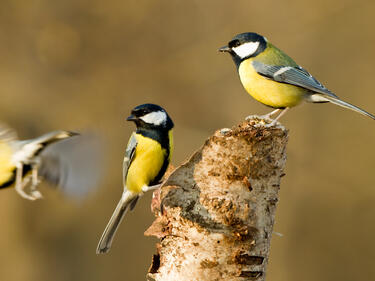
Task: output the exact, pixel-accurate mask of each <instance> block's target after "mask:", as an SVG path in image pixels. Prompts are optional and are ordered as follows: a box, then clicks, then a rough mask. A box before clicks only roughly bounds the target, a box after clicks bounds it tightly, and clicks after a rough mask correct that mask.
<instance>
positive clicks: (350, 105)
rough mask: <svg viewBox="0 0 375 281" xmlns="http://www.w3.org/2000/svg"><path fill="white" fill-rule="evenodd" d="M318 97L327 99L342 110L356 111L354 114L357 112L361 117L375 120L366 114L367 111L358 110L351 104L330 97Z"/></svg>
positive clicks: (372, 116) (374, 117)
mask: <svg viewBox="0 0 375 281" xmlns="http://www.w3.org/2000/svg"><path fill="white" fill-rule="evenodd" d="M318 95H319V94H318ZM319 96H321V97H322V98H324V99H327V100H328V101H330V102H331V103H333V104H336V105H339V106H342V107H344V108H347V109H350V110H353V111H356V112H358V113H360V114H362V115H365V116H368V117H370V118H372V119H375V116H374V115H372V114H371V113H368V112H367V111H365V110H363V109H361V108H359V107H357V106H355V105H352V104H350V103H347V102H345V101H343V100H340V99H339V98H335V97H331V96H328V95H319Z"/></svg>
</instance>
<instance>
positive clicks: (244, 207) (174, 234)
mask: <svg viewBox="0 0 375 281" xmlns="http://www.w3.org/2000/svg"><path fill="white" fill-rule="evenodd" d="M265 124H266V121H265V120H263V119H261V118H260V117H256V116H253V117H251V118H249V119H248V120H247V121H245V122H242V123H240V124H239V125H237V126H235V127H233V128H232V129H222V130H218V131H216V132H215V134H214V135H213V136H211V137H210V138H209V139H208V140H207V141H206V142H205V144H204V145H203V147H201V148H200V149H199V150H198V151H196V152H195V153H194V154H193V155H192V156H191V158H190V159H189V160H188V161H186V162H185V163H183V164H182V165H181V166H179V167H178V168H176V169H175V170H174V171H173V172H172V173H171V174H170V175H169V177H168V178H167V179H166V180H165V181H164V183H163V185H162V187H161V189H159V190H157V191H155V193H154V196H153V200H152V206H151V207H152V211H153V212H154V213H155V216H156V220H155V221H154V222H153V224H152V225H151V226H150V228H149V229H148V230H147V231H146V232H145V235H148V236H156V237H158V238H160V239H161V241H160V243H158V244H157V254H155V255H154V257H153V260H152V265H151V267H150V269H149V273H148V274H147V280H155V281H206V280H210V281H211V280H212V281H213V280H226V281H239V280H241V281H244V280H256V281H262V280H265V273H266V265H267V262H268V256H269V251H270V240H271V236H272V229H273V224H274V216H275V209H276V204H277V202H278V191H279V188H280V179H281V177H282V176H284V175H285V174H284V172H283V170H284V166H285V162H286V144H287V140H288V132H287V130H286V129H285V128H284V127H283V126H281V125H280V124H279V123H277V124H276V125H275V126H265Z"/></svg>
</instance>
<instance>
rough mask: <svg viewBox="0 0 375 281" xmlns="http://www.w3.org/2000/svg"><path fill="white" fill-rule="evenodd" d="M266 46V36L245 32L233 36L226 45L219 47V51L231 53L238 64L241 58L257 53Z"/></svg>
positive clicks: (244, 58) (253, 55)
mask: <svg viewBox="0 0 375 281" xmlns="http://www.w3.org/2000/svg"><path fill="white" fill-rule="evenodd" d="M266 47H267V39H266V38H264V37H263V36H262V35H259V34H257V33H253V32H247V33H241V34H238V35H236V36H234V37H233V39H232V40H231V41H229V43H228V45H227V46H224V47H221V48H220V49H219V51H220V52H227V53H229V54H231V56H232V58H233V60H234V62H235V63H236V65H237V66H238V65H239V64H240V63H241V62H242V61H243V60H246V59H248V58H251V57H256V56H257V55H259V54H260V53H261V52H263V51H264V50H265V49H266Z"/></svg>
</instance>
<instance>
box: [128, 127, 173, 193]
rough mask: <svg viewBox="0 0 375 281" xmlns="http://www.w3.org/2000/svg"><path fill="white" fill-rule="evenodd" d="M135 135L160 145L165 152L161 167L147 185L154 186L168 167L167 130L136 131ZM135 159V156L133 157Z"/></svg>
mask: <svg viewBox="0 0 375 281" xmlns="http://www.w3.org/2000/svg"><path fill="white" fill-rule="evenodd" d="M136 134H140V135H142V136H144V137H146V138H150V139H153V140H155V141H157V142H158V143H160V145H161V147H162V148H164V149H165V150H166V152H167V153H166V154H165V157H164V161H163V166H162V167H161V169H160V171H159V173H158V175H157V176H156V177H155V178H154V180H152V181H151V182H150V183H149V185H150V186H152V185H156V184H158V183H159V182H160V180H161V179H162V177H163V176H164V174H165V172H166V171H167V168H168V165H169V153H170V146H169V131H168V130H151V129H144V128H141V129H137V131H136ZM135 157H137V156H135Z"/></svg>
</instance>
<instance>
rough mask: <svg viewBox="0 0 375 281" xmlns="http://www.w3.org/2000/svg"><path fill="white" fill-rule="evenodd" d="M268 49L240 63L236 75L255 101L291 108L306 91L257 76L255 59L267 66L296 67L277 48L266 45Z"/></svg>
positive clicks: (276, 106)
mask: <svg viewBox="0 0 375 281" xmlns="http://www.w3.org/2000/svg"><path fill="white" fill-rule="evenodd" d="M267 44H268V48H267V49H266V50H265V51H264V52H263V53H261V54H259V55H258V56H257V57H256V58H250V59H247V60H244V61H243V62H241V64H240V66H239V68H238V73H239V75H240V79H241V82H242V85H243V86H244V88H245V90H246V91H247V92H248V93H249V94H250V95H251V96H252V97H253V98H254V99H256V100H257V101H259V102H261V103H263V104H265V105H268V106H271V107H275V108H283V107H292V106H295V105H297V104H299V103H300V102H301V101H302V99H303V97H304V95H305V93H306V89H303V88H301V87H297V86H293V85H290V84H285V83H279V82H276V81H272V80H271V79H268V78H266V77H264V76H262V75H260V74H258V73H257V72H256V71H255V69H254V67H253V65H252V62H253V61H254V60H255V59H256V60H257V61H260V62H262V63H265V64H269V65H283V66H292V67H293V66H297V64H296V63H295V62H294V61H293V60H292V59H291V58H290V57H288V56H287V55H285V54H283V53H282V52H281V51H280V50H279V49H278V48H276V47H274V46H273V45H272V44H270V43H267Z"/></svg>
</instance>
